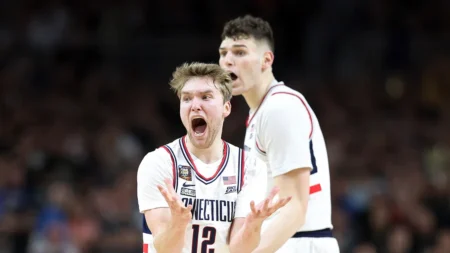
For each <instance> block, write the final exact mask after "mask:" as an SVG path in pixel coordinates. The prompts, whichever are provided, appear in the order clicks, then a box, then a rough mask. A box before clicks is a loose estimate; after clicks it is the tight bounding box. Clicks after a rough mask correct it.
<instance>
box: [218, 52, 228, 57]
mask: <svg viewBox="0 0 450 253" xmlns="http://www.w3.org/2000/svg"><path fill="white" fill-rule="evenodd" d="M219 54H220V57H225V56H226V55H227V52H226V51H221V52H219Z"/></svg>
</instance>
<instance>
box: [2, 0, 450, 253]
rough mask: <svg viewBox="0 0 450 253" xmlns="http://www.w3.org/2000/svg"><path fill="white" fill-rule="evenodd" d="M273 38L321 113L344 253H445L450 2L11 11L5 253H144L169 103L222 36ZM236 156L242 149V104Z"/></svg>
mask: <svg viewBox="0 0 450 253" xmlns="http://www.w3.org/2000/svg"><path fill="white" fill-rule="evenodd" d="M246 13H251V14H254V15H258V16H261V17H263V18H265V19H267V20H269V21H270V22H271V24H272V26H273V29H274V31H275V38H276V43H275V44H276V52H275V53H276V58H275V65H274V72H275V75H276V77H277V78H278V79H279V80H283V81H285V82H286V83H287V84H288V85H289V86H291V87H293V88H295V89H298V90H299V91H301V92H302V93H303V94H304V95H305V96H306V98H307V99H308V100H309V102H310V103H311V105H312V107H313V108H314V110H315V111H316V113H317V115H318V117H319V120H320V123H321V127H322V129H323V132H324V135H325V138H326V142H327V145H328V151H329V158H330V165H331V175H332V182H331V184H332V196H333V223H334V226H335V229H334V235H335V236H336V237H337V238H338V240H339V244H340V247H341V251H342V252H344V253H345V252H358V253H363V252H364V253H370V252H380V253H413V252H414V253H415V252H417V253H419V252H430V253H445V252H447V253H448V252H450V230H449V226H450V172H449V171H450V101H449V100H448V99H449V98H450V86H449V85H450V58H449V56H450V1H446V0H429V1H425V0H423V1H420V0H414V1H412V0H410V1H394V0H364V1H362V0H307V1H295V0H264V1H263V0H261V1H257V0H240V1H237V0H228V1H224V0H214V1H208V0H197V1H183V0H164V1H161V0H158V1H144V0H128V1H121V0H110V1H106V0H104V1H86V0H79V1H63V0H46V1H31V0H16V1H12V0H9V1H1V2H0V147H1V148H0V150H1V152H0V253H9V252H13V253H16V252H17V253H19V252H30V253H31V252H33V253H78V252H79V253H82V252H83V253H84V252H93V253H96V252H109V253H128V252H130V253H131V252H142V249H141V247H142V246H141V233H140V232H141V224H142V223H141V222H142V220H141V216H140V214H139V213H138V209H137V203H136V202H137V201H136V170H137V167H138V165H139V162H140V161H141V159H142V158H143V156H144V155H145V154H146V153H147V152H149V151H152V150H153V149H155V148H156V147H158V146H160V145H162V144H165V143H167V142H169V141H171V140H173V139H175V138H177V137H179V136H180V135H182V134H183V133H184V129H183V127H182V125H181V122H180V120H179V115H178V100H177V97H176V96H175V95H174V94H172V93H171V91H170V90H169V87H168V80H169V79H170V76H171V73H172V71H173V70H174V69H175V67H176V66H178V65H180V64H182V63H183V62H185V61H204V62H217V61H218V53H217V48H218V46H219V44H220V33H221V28H222V25H223V24H224V22H225V21H227V20H229V19H231V18H234V17H237V16H239V15H243V14H246ZM232 104H233V113H232V115H231V116H230V117H229V118H228V119H227V120H226V124H225V130H224V136H223V137H224V139H225V140H227V141H229V142H231V143H233V144H235V145H239V146H241V145H242V140H243V137H244V129H245V125H244V121H245V119H246V114H247V112H248V109H247V106H246V104H245V102H244V101H243V99H242V98H240V97H237V98H234V99H233V101H232Z"/></svg>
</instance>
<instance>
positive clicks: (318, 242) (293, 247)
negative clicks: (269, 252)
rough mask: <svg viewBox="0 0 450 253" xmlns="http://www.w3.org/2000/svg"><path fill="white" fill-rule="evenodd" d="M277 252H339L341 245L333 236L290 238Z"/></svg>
mask: <svg viewBox="0 0 450 253" xmlns="http://www.w3.org/2000/svg"><path fill="white" fill-rule="evenodd" d="M276 253H339V245H338V242H337V240H336V239H335V238H333V237H321V238H310V237H302V238H290V239H289V240H288V241H287V242H286V243H285V244H284V245H283V246H282V247H281V248H280V249H278V250H277V251H276Z"/></svg>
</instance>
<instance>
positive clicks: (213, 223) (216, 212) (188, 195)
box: [138, 136, 267, 253]
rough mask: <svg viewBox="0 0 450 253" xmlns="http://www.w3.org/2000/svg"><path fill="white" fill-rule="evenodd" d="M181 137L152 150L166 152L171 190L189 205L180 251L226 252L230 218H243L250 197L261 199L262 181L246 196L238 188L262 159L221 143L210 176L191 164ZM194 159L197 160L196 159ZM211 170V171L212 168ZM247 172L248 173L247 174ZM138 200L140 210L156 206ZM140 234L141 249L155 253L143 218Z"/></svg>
mask: <svg viewBox="0 0 450 253" xmlns="http://www.w3.org/2000/svg"><path fill="white" fill-rule="evenodd" d="M185 138H186V136H185V137H182V138H180V139H178V140H175V141H174V142H172V143H170V144H168V145H165V146H163V147H161V148H160V149H158V150H156V151H154V152H160V154H162V153H161V152H163V153H166V154H165V155H166V157H167V153H168V154H169V155H170V160H171V168H169V171H170V174H172V175H173V176H172V178H173V186H174V189H175V190H176V192H177V193H178V194H179V196H180V197H181V200H182V202H183V203H184V204H185V205H186V206H187V205H188V204H190V205H193V209H192V223H191V224H190V225H188V226H187V228H186V236H185V244H184V248H183V251H182V252H183V253H189V252H193V253H194V252H199V253H208V252H216V253H221V252H229V250H228V245H227V237H228V233H229V229H230V226H231V223H232V221H233V219H234V218H235V217H245V216H246V215H247V213H248V212H249V210H250V205H249V203H250V201H251V200H252V199H254V200H255V201H259V200H262V199H263V198H264V194H265V192H264V191H265V188H266V187H267V185H266V182H265V181H262V182H260V185H263V188H260V189H255V188H254V191H256V192H252V193H250V192H249V194H248V195H247V196H245V195H246V194H244V193H245V192H246V191H242V192H241V189H242V188H243V186H246V185H247V182H246V181H247V180H250V181H251V180H252V176H255V170H254V169H253V168H255V167H256V166H258V167H261V165H262V166H264V167H265V164H264V163H263V162H262V161H261V162H260V163H257V162H256V160H257V159H253V160H248V159H247V156H245V155H244V152H243V150H241V149H239V148H237V147H235V146H233V145H231V144H229V143H226V142H223V158H222V160H221V161H220V163H219V162H218V163H217V165H218V166H217V169H216V170H215V172H214V173H211V174H210V175H211V176H204V175H202V173H201V171H202V170H201V169H199V167H198V166H201V165H200V164H195V160H196V159H193V155H192V154H190V153H189V151H188V149H187V148H186V141H185ZM162 150H164V151H162ZM144 159H145V158H144ZM197 162H198V163H199V161H198V160H197ZM247 162H248V163H252V164H251V166H250V164H247V165H246V164H245V163H247ZM141 166H144V165H141ZM155 169H157V168H155ZM212 169H213V170H214V168H212ZM258 169H263V170H264V179H266V178H265V176H266V173H267V172H266V171H265V168H258ZM247 170H249V171H247ZM166 171H167V169H166ZM247 173H249V174H248V175H247ZM138 177H139V176H138ZM138 180H139V179H138ZM138 189H139V187H138ZM245 189H247V188H245ZM258 192H259V193H258ZM241 193H242V194H241ZM250 195H252V196H250ZM138 196H139V193H138ZM142 199H144V198H143V197H141V202H140V209H141V211H145V209H147V210H148V209H151V208H154V207H156V206H158V204H154V203H153V204H149V206H148V207H147V204H146V203H144V200H142ZM153 202H154V201H153ZM257 203H258V202H257ZM150 205H152V206H150ZM161 206H164V204H161ZM143 237H144V252H156V251H155V249H154V248H153V237H152V236H151V232H150V230H149V229H148V227H147V223H146V221H145V217H144V235H143Z"/></svg>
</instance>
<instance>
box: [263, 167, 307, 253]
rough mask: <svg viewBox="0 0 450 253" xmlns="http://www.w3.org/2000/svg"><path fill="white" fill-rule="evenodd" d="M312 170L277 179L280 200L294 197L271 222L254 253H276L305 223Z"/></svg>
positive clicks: (295, 172) (296, 172) (303, 169)
mask: <svg viewBox="0 0 450 253" xmlns="http://www.w3.org/2000/svg"><path fill="white" fill-rule="evenodd" d="M310 170H311V169H310V168H300V169H296V170H292V171H290V172H288V173H286V174H283V175H280V176H277V177H275V185H276V186H277V187H279V188H280V193H279V196H280V198H281V197H286V196H292V200H291V201H290V202H289V203H288V204H287V205H286V206H284V207H283V208H281V210H280V212H279V213H278V214H277V216H276V217H275V218H274V219H272V220H271V221H270V224H269V225H268V226H267V228H266V229H265V230H264V233H263V234H262V235H261V243H260V244H259V246H258V248H257V249H256V250H255V251H254V253H262V252H275V251H276V250H278V249H279V248H280V247H281V246H282V245H283V244H284V243H285V242H286V241H287V240H288V239H289V238H290V237H292V236H293V235H294V234H295V232H296V231H297V230H298V228H300V227H301V226H302V225H303V224H304V223H305V216H306V209H307V207H308V198H309V173H310ZM286 217H289V219H287V218H286Z"/></svg>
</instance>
